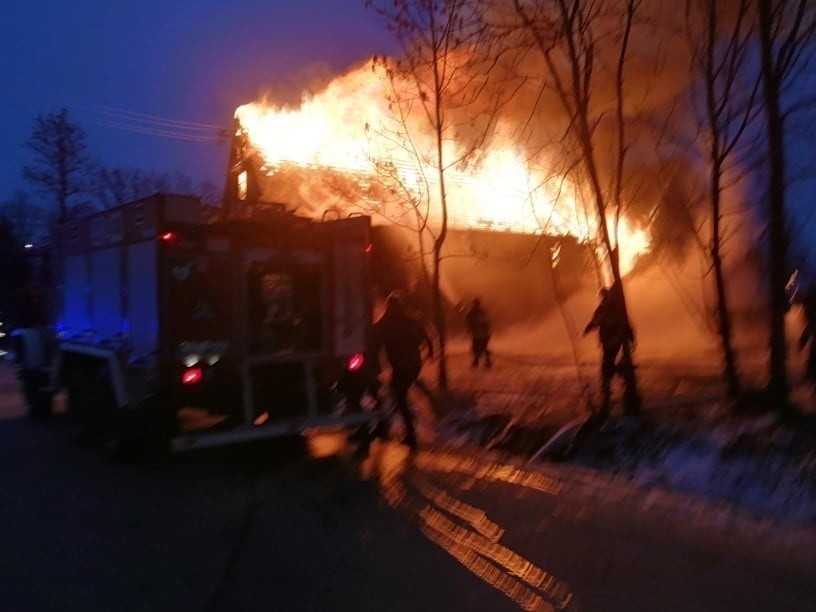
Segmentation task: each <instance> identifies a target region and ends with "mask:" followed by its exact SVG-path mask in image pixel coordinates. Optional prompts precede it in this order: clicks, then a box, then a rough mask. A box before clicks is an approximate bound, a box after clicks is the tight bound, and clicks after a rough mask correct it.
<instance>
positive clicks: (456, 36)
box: [367, 0, 498, 390]
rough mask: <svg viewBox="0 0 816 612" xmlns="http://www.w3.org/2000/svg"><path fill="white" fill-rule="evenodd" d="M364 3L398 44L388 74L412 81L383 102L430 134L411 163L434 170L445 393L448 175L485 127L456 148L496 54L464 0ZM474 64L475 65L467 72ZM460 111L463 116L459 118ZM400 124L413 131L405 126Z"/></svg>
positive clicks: (435, 293)
mask: <svg viewBox="0 0 816 612" xmlns="http://www.w3.org/2000/svg"><path fill="white" fill-rule="evenodd" d="M367 6H368V7H370V8H371V9H373V10H374V12H375V13H376V14H377V15H379V16H380V17H381V18H383V19H384V20H385V21H386V23H387V24H388V27H389V29H390V30H391V32H392V33H393V35H394V37H395V38H396V40H397V42H398V43H399V44H400V46H401V48H402V55H401V59H399V60H396V61H393V62H391V63H390V64H389V71H390V76H391V77H392V78H395V79H399V80H400V81H403V82H406V83H411V84H412V86H411V87H410V88H402V87H400V88H399V89H397V90H396V92H397V95H395V96H394V98H393V99H392V100H390V102H391V104H392V108H393V109H395V110H396V113H398V114H400V113H402V114H405V113H406V112H409V111H407V110H406V109H407V107H409V106H413V107H416V110H417V112H418V113H420V114H421V115H422V116H423V117H424V123H425V129H428V128H430V131H431V133H432V134H433V140H434V145H433V151H432V152H427V151H417V158H416V159H417V161H418V162H419V166H424V165H429V166H430V167H431V168H432V169H433V172H434V174H435V176H434V177H433V179H431V177H429V176H425V177H424V178H425V180H426V182H427V184H428V185H431V184H432V185H434V187H435V188H436V194H435V197H434V200H435V202H434V204H435V205H436V206H438V210H434V211H433V213H431V217H432V219H433V225H434V226H435V227H434V233H433V238H432V243H433V244H432V245H431V259H432V273H431V294H432V303H433V304H432V306H433V321H434V327H435V328H436V331H437V334H438V336H439V372H438V382H439V387H440V388H441V389H443V390H445V389H447V387H448V375H447V359H446V352H445V345H446V340H447V324H446V320H445V308H444V301H443V296H442V292H441V287H440V278H441V262H442V249H443V246H444V244H445V239H446V238H447V235H448V226H449V218H448V210H449V206H448V204H449V202H448V197H449V190H448V172H449V171H450V170H451V169H452V168H455V167H456V166H458V165H461V164H462V163H463V162H464V161H465V160H467V159H469V158H470V157H472V156H473V155H474V154H475V152H476V151H477V150H478V147H479V145H480V143H481V142H483V141H484V139H485V137H486V134H487V133H488V132H489V128H488V127H484V126H483V129H480V130H476V134H475V136H474V135H473V133H471V134H470V138H469V142H467V144H466V145H465V146H464V147H462V146H461V143H462V141H463V140H464V138H463V137H464V135H465V134H467V133H468V132H469V131H472V130H473V113H475V112H479V113H483V111H484V108H483V106H482V105H483V103H484V100H485V99H487V100H492V99H495V98H494V97H493V96H492V95H490V93H488V90H489V89H490V88H491V87H493V86H495V85H496V83H494V82H493V81H491V79H490V78H489V73H490V63H491V61H493V62H495V61H497V59H498V58H497V57H493V58H490V57H489V49H488V48H487V43H486V41H485V40H484V39H483V37H482V36H481V33H482V27H483V26H482V25H481V22H480V21H479V20H478V19H476V16H477V15H476V8H477V7H475V6H474V5H473V4H472V3H471V2H469V1H468V0H449V1H447V2H438V1H436V0H382V1H376V2H375V1H374V0H369V1H368V2H367ZM476 65H479V67H480V68H479V69H478V70H476V69H474V66H476ZM469 108H470V109H474V110H473V111H472V112H471V113H470V114H468V112H466V109H469ZM477 108H478V109H479V110H478V111H476V110H475V109H477ZM494 108H495V104H494ZM464 116H467V118H466V119H463V118H462V117H464ZM489 116H490V113H488V117H489ZM492 116H493V117H495V113H493V114H492ZM488 123H489V121H488ZM408 127H409V128H411V129H414V126H413V124H412V125H409V126H408ZM413 140H414V137H413V135H408V138H407V140H406V142H411V141H413ZM429 226H430V224H429Z"/></svg>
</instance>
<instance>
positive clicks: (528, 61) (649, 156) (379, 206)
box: [238, 2, 765, 359]
mask: <svg viewBox="0 0 816 612" xmlns="http://www.w3.org/2000/svg"><path fill="white" fill-rule="evenodd" d="M596 4H598V5H602V4H603V3H596ZM613 5H615V3H610V4H609V6H610V7H612V6H613ZM640 6H641V8H640V14H639V16H638V19H637V20H636V22H635V26H634V29H633V31H632V36H631V41H632V42H631V48H630V53H629V55H628V56H627V58H626V62H625V72H624V109H623V113H624V118H625V129H626V131H625V139H626V163H625V165H624V176H623V185H624V189H623V194H622V195H623V200H624V210H623V216H624V218H626V219H628V220H630V221H632V222H634V223H638V224H641V225H642V226H643V227H646V228H648V231H649V233H650V236H651V249H650V253H649V255H648V256H647V257H644V258H643V259H642V260H641V261H640V263H639V265H638V266H637V267H636V269H635V270H634V271H633V272H632V273H631V274H630V275H629V276H628V277H627V278H626V279H625V283H624V284H625V288H626V291H627V297H628V302H629V306H630V313H631V319H632V322H633V324H634V326H635V328H636V331H637V335H638V354H639V355H641V356H644V357H648V358H666V359H690V358H692V356H695V358H696V357H699V356H700V355H710V356H712V358H716V357H715V356H716V352H717V350H718V345H717V341H716V335H715V330H714V328H713V325H712V321H713V316H712V312H713V304H714V301H713V295H712V284H713V279H712V277H711V274H710V263H709V259H708V256H707V254H706V250H707V249H708V248H709V247H708V243H709V237H708V231H709V228H708V226H707V224H706V223H705V216H706V215H705V205H706V204H705V202H706V200H705V194H706V193H707V191H706V189H707V188H706V182H707V177H706V173H705V168H704V166H703V164H702V162H701V161H700V160H701V155H700V151H701V146H700V143H696V142H695V141H694V137H693V135H694V134H695V133H696V126H695V119H694V108H693V105H692V104H691V101H690V87H691V85H692V74H691V70H690V64H689V59H688V58H689V56H688V50H687V48H686V41H685V39H684V38H683V27H682V19H683V15H682V6H681V5H677V6H675V5H666V4H665V3H662V2H644V3H641V5H640ZM615 19H617V17H615V16H612V17H610V16H607V17H605V18H604V20H605V21H604V20H602V22H601V23H599V24H598V30H599V31H602V30H604V28H608V27H610V26H613V25H614V21H615ZM678 26H679V27H678ZM507 42H508V43H523V42H525V41H524V40H523V36H522V35H518V36H517V37H509V38H508V39H507ZM527 42H528V43H529V41H527ZM618 43H619V39H618V38H616V37H614V36H607V37H604V38H602V39H600V41H599V43H598V44H599V47H598V49H599V53H598V56H597V58H596V61H595V63H594V65H593V81H592V84H591V88H592V92H593V93H592V105H591V108H590V120H591V123H592V125H593V129H594V133H593V146H594V151H595V154H596V160H597V165H598V168H599V170H600V180H601V182H602V186H603V188H604V191H605V193H606V194H607V195H610V194H611V193H612V192H613V185H614V179H615V168H616V166H617V162H618V157H617V156H618V148H617V145H616V143H617V138H618V134H619V133H618V123H617V120H616V107H615V87H616V83H615V79H614V75H615V70H616V64H617V59H618V55H617V50H618V47H617V45H618ZM511 46H512V45H511ZM518 49H520V50H516V51H513V52H507V53H506V54H505V55H504V56H502V58H501V60H500V61H499V62H497V63H496V64H495V65H492V68H491V69H492V72H491V78H492V79H495V80H496V81H497V82H501V83H504V84H505V85H506V88H505V89H506V90H507V91H513V92H514V95H513V96H512V97H508V98H507V99H506V100H502V103H501V105H500V106H498V107H497V106H496V105H495V104H494V102H495V100H491V99H489V98H487V97H485V98H484V99H482V100H476V102H475V103H473V102H472V101H471V102H469V103H467V104H464V103H458V102H459V101H457V100H456V99H454V100H452V103H451V105H450V107H449V108H447V109H446V113H448V116H449V117H450V121H449V124H448V125H449V126H450V127H449V129H447V130H446V132H445V134H444V137H445V141H444V146H445V151H446V154H447V158H448V159H456V158H457V157H458V156H460V155H461V153H462V152H463V151H466V150H468V149H469V148H470V147H471V146H473V144H474V143H477V142H479V143H480V146H479V147H478V148H477V149H476V153H475V154H474V155H472V156H470V157H468V158H466V159H465V160H464V161H463V162H462V164H460V165H459V166H456V167H454V168H452V169H451V170H452V172H457V171H461V172H463V173H465V174H470V173H475V172H478V170H479V165H480V164H486V163H488V160H490V152H491V151H496V150H500V149H502V148H505V147H507V146H508V145H512V148H513V149H514V150H516V151H518V152H519V154H520V155H519V156H520V158H521V159H522V160H523V165H524V166H525V167H526V168H527V169H528V170H530V171H531V172H532V173H536V172H537V173H538V176H546V177H550V176H553V177H556V178H558V179H559V180H562V179H563V182H562V184H563V185H567V186H569V185H572V186H573V188H572V190H573V191H574V193H572V192H571V193H570V194H569V195H570V198H572V199H573V200H575V201H577V202H578V203H579V204H578V205H579V206H580V207H583V208H582V210H580V211H578V213H577V214H573V215H571V217H572V220H571V223H572V224H573V225H580V226H581V227H580V228H579V230H580V231H577V232H572V233H573V236H572V237H571V238H570V240H571V242H570V240H567V239H563V240H559V238H558V236H557V235H558V234H564V233H567V230H568V229H569V223H568V224H565V225H564V226H563V227H558V228H555V229H552V228H549V227H547V229H546V230H545V232H548V233H552V234H554V236H551V237H544V238H538V237H535V236H532V235H527V236H525V235H511V234H507V233H506V232H501V233H497V234H495V235H494V236H493V239H490V238H487V239H485V237H484V234H485V233H486V232H483V231H481V230H479V231H473V232H470V233H468V232H466V231H464V230H462V229H461V228H459V231H458V232H454V233H453V234H452V235H451V237H450V238H449V242H448V244H447V246H446V250H445V259H444V261H443V263H442V275H443V280H442V286H443V289H444V291H445V295H446V299H447V302H448V305H449V315H450V317H451V319H452V322H453V323H454V325H453V329H454V331H456V330H457V329H459V330H460V331H461V325H459V326H457V325H456V324H455V323H456V321H457V316H458V315H457V314H456V308H455V307H456V306H457V305H461V304H465V303H467V302H468V301H469V300H470V299H472V298H473V297H476V296H479V297H481V298H482V299H483V300H484V302H485V304H486V306H487V308H488V310H489V311H490V312H491V314H492V316H493V317H494V319H495V321H496V326H497V338H496V342H497V344H498V345H499V346H503V347H505V349H506V350H515V351H520V352H525V351H529V352H539V353H547V352H552V353H558V354H560V355H564V354H568V353H569V352H570V351H571V346H572V343H573V342H575V343H577V344H578V346H579V347H581V350H582V351H584V352H587V353H589V355H590V356H592V355H593V354H594V351H595V350H596V349H595V347H594V339H591V338H590V339H580V338H577V337H576V333H577V331H580V330H581V329H582V328H583V325H584V324H585V323H586V320H588V318H589V316H590V315H591V313H592V310H593V308H594V306H595V304H596V300H597V297H596V292H597V289H598V287H599V286H600V284H601V281H600V279H599V278H600V275H599V274H598V269H597V267H596V266H595V265H594V264H593V262H592V255H593V253H592V248H591V247H589V246H585V247H580V245H578V244H577V242H576V240H575V239H576V237H579V238H582V239H583V238H586V237H587V236H586V235H582V232H586V231H587V228H588V227H589V226H590V221H589V220H590V219H591V218H592V217H593V208H592V206H593V201H592V196H591V193H590V190H589V189H588V181H587V178H588V177H587V176H586V174H585V173H584V172H583V171H582V167H583V166H582V164H581V163H580V162H581V160H580V158H579V157H578V156H576V150H577V147H576V142H575V140H574V138H571V137H570V133H571V132H570V129H569V126H570V122H571V119H572V118H571V117H568V116H567V115H566V114H565V112H564V109H563V107H562V104H561V102H560V100H559V98H558V96H557V93H556V91H555V89H554V87H553V85H552V83H551V82H548V80H547V75H548V69H547V67H546V66H545V63H544V60H543V58H542V55H541V53H540V51H539V50H538V49H536V48H535V47H534V46H530V45H529V44H528V45H526V46H525V45H524V44H521V45H520V46H519V47H518ZM463 55H464V54H463ZM452 61H454V62H457V60H456V59H454V60H452ZM555 61H556V65H557V71H558V72H559V74H560V75H561V76H562V77H564V76H566V75H567V72H568V70H569V65H568V63H567V62H565V60H564V58H563V57H557V56H556V58H555ZM484 66H485V64H484V63H481V64H477V65H467V64H462V65H457V70H459V71H460V72H461V73H462V74H464V75H465V76H463V77H462V79H463V80H464V81H466V80H467V71H468V70H470V71H473V72H475V71H479V70H482V69H484ZM372 75H374V76H372ZM374 77H377V78H374ZM392 85H395V87H396V89H395V90H393V89H391V86H392ZM407 91H410V82H409V81H408V80H400V79H399V78H398V79H397V80H396V81H395V82H391V81H389V80H388V79H386V78H384V75H383V74H380V75H377V71H376V70H372V65H371V64H370V63H368V62H367V63H365V64H363V65H361V66H358V67H356V68H354V69H352V70H350V71H349V72H347V73H345V74H343V75H340V76H337V77H335V78H334V79H332V80H331V81H329V82H327V83H326V84H325V86H324V87H322V88H312V89H311V90H310V91H309V92H308V93H306V94H304V95H303V96H302V97H301V98H300V100H298V104H294V105H292V106H290V107H286V106H283V105H282V106H278V107H275V108H274V109H273V110H274V111H275V113H277V114H286V113H297V112H300V111H303V113H304V117H306V121H305V122H304V126H303V128H302V130H301V131H300V132H299V134H300V138H301V139H302V140H306V141H311V142H313V145H314V148H315V149H317V151H318V152H317V154H316V155H314V156H313V157H312V158H310V159H311V161H310V162H309V163H304V162H302V161H300V160H299V159H298V158H296V157H287V156H286V154H277V153H276V154H274V155H273V154H270V153H268V152H266V151H264V150H263V149H261V153H262V156H263V155H267V158H266V159H264V160H263V161H264V162H268V165H266V166H264V167H265V168H266V169H267V171H268V173H269V174H268V176H267V178H266V180H265V181H264V185H263V187H264V198H265V199H267V200H271V201H281V202H285V203H287V204H288V205H289V206H290V207H291V208H293V209H295V210H297V211H298V212H299V213H301V214H305V215H309V216H313V217H315V218H321V217H322V216H323V214H324V213H326V212H327V211H330V210H332V211H333V210H338V211H341V212H340V213H339V214H342V211H344V210H345V211H348V210H352V209H356V210H362V211H363V212H367V213H371V214H373V215H374V220H375V223H377V222H379V223H381V224H393V223H399V224H400V225H408V226H409V227H410V225H411V218H410V215H408V218H407V219H406V218H405V215H402V216H401V215H400V214H398V212H395V211H399V198H398V196H399V194H398V193H396V192H397V191H398V190H396V189H394V188H393V187H389V185H388V184H387V182H386V181H384V180H382V179H383V176H382V175H379V179H380V180H378V175H377V173H376V172H374V171H372V168H374V167H375V165H376V164H375V163H374V162H375V161H376V160H377V159H379V160H392V161H393V160H396V161H395V164H396V165H397V166H400V164H410V163H411V159H410V158H407V159H406V158H405V157H404V153H405V152H404V145H405V142H402V143H399V142H396V140H395V138H393V136H395V135H400V134H401V135H402V136H410V142H411V145H412V146H417V147H418V148H419V150H420V151H421V152H423V153H422V155H421V156H424V157H428V153H427V152H430V151H432V150H433V148H434V137H435V135H434V134H433V132H432V130H430V129H429V126H428V125H427V117H426V116H425V113H424V110H423V109H422V106H421V105H420V104H418V103H414V104H413V105H411V106H409V107H408V108H409V109H410V110H409V112H408V114H407V117H406V121H405V123H404V124H402V125H400V124H398V123H394V120H393V116H394V112H393V111H394V105H393V97H395V96H396V97H400V96H407V94H406V92H407ZM284 93H285V94H286V95H284V96H283V99H284V100H286V101H287V102H291V101H292V99H293V97H292V96H291V95H289V93H291V92H289V93H287V92H284ZM389 96H391V98H392V101H391V102H389ZM260 106H263V105H260ZM323 107H331V108H332V111H331V113H332V114H331V115H330V116H328V117H327V115H326V112H325V111H324V110H322V109H323ZM496 108H498V109H499V111H498V113H497V114H495V115H494V114H492V112H491V111H492V110H495V109H496ZM256 111H257V112H260V111H258V109H255V111H251V110H250V109H244V110H243V113H244V114H242V111H241V109H239V112H238V116H239V118H241V119H242V122H244V121H246V125H249V119H250V116H249V115H248V114H247V113H250V112H256ZM383 117H391V119H383ZM324 122H325V123H324ZM316 124H319V126H320V130H319V131H317V132H316V131H310V129H309V128H310V127H313V126H315V125H316ZM485 130H487V132H485ZM351 133H353V134H355V136H353V137H351V136H349V134H351ZM378 134H379V135H380V136H382V135H383V134H390V135H391V136H392V138H391V139H390V140H389V139H385V141H387V142H388V143H390V144H385V145H383V144H382V143H380V145H379V148H377V146H373V145H372V142H374V141H376V140H377V138H376V136H377V135H378ZM678 135H679V136H678ZM279 136H280V138H279V140H280V141H281V142H283V143H286V142H287V141H288V139H292V140H296V139H297V138H298V137H299V136H298V133H297V132H296V133H294V134H279ZM350 138H351V141H352V142H353V143H354V146H352V147H349V146H348V142H349V141H350V140H349V139H350ZM250 140H253V138H252V133H251V132H250ZM380 140H383V139H380ZM482 140H483V142H481V141H482ZM344 146H345V147H346V148H343V147H344ZM275 155H277V157H276V156H275ZM352 158H353V159H354V163H353V164H351V165H352V166H353V167H354V168H353V171H351V172H350V171H348V167H343V168H341V167H337V166H336V163H337V162H336V161H334V160H336V159H344V160H349V159H352ZM287 161H289V162H293V163H291V164H287V163H281V162H287ZM414 161H415V160H414ZM490 161H495V160H490ZM432 186H433V187H434V188H435V187H436V185H432ZM530 188H531V189H536V188H542V187H541V185H539V184H536V182H535V181H531V184H530ZM549 188H550V186H548V189H549ZM485 189H486V187H485V186H481V190H482V191H484V190H485ZM470 196H471V194H470V193H469V192H467V191H466V190H457V185H456V181H452V182H451V184H450V185H449V198H450V205H451V208H452V210H453V211H454V212H457V213H459V214H462V215H467V214H469V212H470V211H471V209H473V208H474V207H475V203H474V200H472V199H471V197H470ZM573 196H574V197H573ZM567 199H568V198H566V197H564V202H566V201H567ZM492 203H493V205H495V209H494V210H472V214H473V216H474V217H475V218H481V217H485V216H490V214H492V215H494V217H495V216H496V215H498V216H499V217H500V216H501V214H502V206H505V207H506V206H509V204H507V203H506V202H502V201H501V193H500V192H496V196H495V199H494V201H493V202H492ZM425 204H426V205H427V202H425ZM725 204H726V208H727V211H726V212H727V214H726V219H727V225H728V227H727V233H728V236H729V240H728V242H727V244H726V245H725V257H726V266H727V268H728V276H727V278H728V280H729V283H730V285H729V287H730V295H731V297H732V305H733V307H734V309H735V311H736V315H735V316H736V324H737V343H738V344H739V345H741V346H743V347H746V348H752V349H753V348H756V347H759V346H762V345H763V343H764V342H765V340H764V336H763V333H762V332H759V333H757V332H756V330H757V329H759V327H758V325H757V322H758V321H760V320H761V313H762V310H763V308H764V307H765V304H764V300H763V299H762V295H763V290H762V286H761V283H760V282H759V280H758V279H759V278H760V274H761V265H760V263H759V260H758V258H757V257H756V251H755V249H754V248H753V245H754V244H755V238H756V236H755V235H754V234H755V229H754V227H755V225H754V223H753V218H752V217H751V216H750V215H749V214H748V213H747V209H746V207H745V206H744V205H743V198H742V194H741V193H739V190H738V189H737V188H735V187H732V188H731V189H730V190H729V191H728V192H727V193H726V202H725ZM514 214H515V213H514ZM582 219H584V221H582ZM431 220H432V221H433V218H432V219H431ZM539 223H543V222H542V220H541V219H539ZM565 228H567V229H565ZM499 229H501V227H500V228H499ZM589 238H593V236H591V235H590V236H589ZM392 240H396V239H395V238H393V237H392ZM399 240H402V241H404V242H405V243H406V244H409V243H413V242H415V239H414V238H412V237H411V236H410V235H409V236H408V237H405V236H403V237H402V238H400V239H399ZM399 240H397V241H398V242H399ZM567 243H569V244H567ZM565 245H567V246H565ZM396 252H405V249H403V248H402V247H400V248H397V249H396ZM412 261H413V262H414V263H416V262H418V261H419V258H418V257H417V254H416V252H415V251H414V252H413V255H412ZM554 263H555V270H554V271H553V264H554ZM409 267H410V266H409ZM419 277H420V275H419V274H418V273H417V271H416V269H414V270H413V271H412V272H408V273H406V274H405V275H403V278H402V280H401V281H399V283H398V282H397V281H391V282H389V283H385V284H386V285H388V284H391V285H394V284H400V283H402V284H403V285H404V286H405V287H404V288H409V289H410V288H411V287H414V286H416V285H417V283H418V282H419V281H418V278H419ZM382 289H383V290H385V289H388V287H385V286H384V287H382ZM520 329H521V330H524V331H521V332H520V331H519V330H520ZM514 330H515V331H514ZM576 330H577V331H576Z"/></svg>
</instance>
